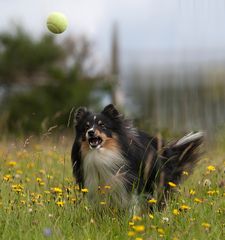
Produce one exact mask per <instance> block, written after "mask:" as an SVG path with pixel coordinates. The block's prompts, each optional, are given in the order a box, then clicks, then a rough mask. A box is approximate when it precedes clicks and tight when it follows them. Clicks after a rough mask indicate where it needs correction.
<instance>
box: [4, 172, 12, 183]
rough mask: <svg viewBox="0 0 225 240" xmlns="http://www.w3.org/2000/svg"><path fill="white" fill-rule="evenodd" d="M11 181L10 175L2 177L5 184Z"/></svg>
mask: <svg viewBox="0 0 225 240" xmlns="http://www.w3.org/2000/svg"><path fill="white" fill-rule="evenodd" d="M11 179H12V176H11V175H10V174H7V175H5V176H4V177H3V180H4V181H6V182H8V181H9V180H11Z"/></svg>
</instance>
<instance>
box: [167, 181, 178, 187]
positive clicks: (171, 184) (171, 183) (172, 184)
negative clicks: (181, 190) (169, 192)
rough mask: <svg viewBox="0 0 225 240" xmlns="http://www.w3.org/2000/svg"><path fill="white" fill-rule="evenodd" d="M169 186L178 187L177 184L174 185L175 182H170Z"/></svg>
mask: <svg viewBox="0 0 225 240" xmlns="http://www.w3.org/2000/svg"><path fill="white" fill-rule="evenodd" d="M168 185H169V186H170V187H172V188H175V187H176V186H177V185H176V184H175V183H173V182H168Z"/></svg>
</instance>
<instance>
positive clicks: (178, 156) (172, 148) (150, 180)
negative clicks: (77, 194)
mask: <svg viewBox="0 0 225 240" xmlns="http://www.w3.org/2000/svg"><path fill="white" fill-rule="evenodd" d="M94 115H96V118H97V120H99V119H100V120H101V121H102V122H104V127H103V128H102V129H101V131H103V132H104V133H105V134H106V135H107V136H108V137H109V138H110V137H112V136H113V135H116V136H117V138H116V139H117V142H118V145H119V146H120V152H121V154H122V155H123V157H124V158H125V159H126V161H127V165H126V166H125V167H124V168H122V169H121V171H122V172H123V173H124V176H125V179H126V180H127V181H125V183H124V184H125V185H126V186H125V187H126V191H127V192H128V193H132V192H133V191H134V190H136V192H137V193H138V194H143V195H145V196H146V197H147V198H151V197H152V196H153V194H154V193H155V192H156V193H158V203H159V205H162V204H164V203H165V200H166V198H167V197H168V193H169V192H170V190H171V189H170V186H169V185H168V182H173V183H175V184H179V183H180V182H181V180H182V176H183V171H187V172H188V173H190V172H191V171H192V169H193V167H194V166H195V164H196V162H197V160H198V159H199V158H198V157H199V153H198V152H199V151H198V148H199V146H200V145H201V143H202V141H203V136H202V134H197V135H195V136H197V137H193V138H190V139H189V141H188V140H187V141H183V142H182V141H181V140H180V142H179V141H176V142H174V143H171V144H167V145H165V144H164V142H162V141H161V140H160V139H158V138H157V137H152V136H149V135H148V134H147V133H145V132H142V131H139V130H136V129H134V128H133V126H132V124H131V122H130V121H128V120H126V119H124V117H123V116H122V115H121V114H120V113H119V112H118V110H117V109H116V108H115V107H114V106H113V105H112V104H110V105H108V106H106V107H105V108H104V109H103V111H102V112H101V113H99V114H93V113H91V112H89V111H88V110H87V109H86V108H79V109H78V110H77V112H76V114H75V122H76V124H75V130H76V137H75V141H74V144H73V148H72V165H73V174H74V176H75V178H76V181H77V183H78V184H79V185H80V187H85V186H84V172H83V160H84V159H83V158H82V154H81V143H82V141H85V140H86V136H85V134H86V130H87V127H86V123H87V121H88V122H91V121H92V122H91V124H94V123H93V121H94V120H93V116H94ZM192 136H194V135H192ZM103 147H104V146H103ZM90 151H91V150H90ZM109 161H110V159H109ZM90 174H91V173H90Z"/></svg>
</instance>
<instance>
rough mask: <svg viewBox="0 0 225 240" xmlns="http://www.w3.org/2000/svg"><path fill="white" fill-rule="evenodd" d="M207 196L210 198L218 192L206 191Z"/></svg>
mask: <svg viewBox="0 0 225 240" xmlns="http://www.w3.org/2000/svg"><path fill="white" fill-rule="evenodd" d="M207 194H208V195H210V196H213V195H215V194H219V191H218V190H211V191H208V192H207Z"/></svg>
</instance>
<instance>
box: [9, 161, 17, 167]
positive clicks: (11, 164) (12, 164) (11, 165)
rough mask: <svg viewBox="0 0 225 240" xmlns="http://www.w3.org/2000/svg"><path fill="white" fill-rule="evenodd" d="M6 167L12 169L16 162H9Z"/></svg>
mask: <svg viewBox="0 0 225 240" xmlns="http://www.w3.org/2000/svg"><path fill="white" fill-rule="evenodd" d="M8 165H9V166H10V167H14V166H16V162H15V161H10V162H8Z"/></svg>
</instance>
